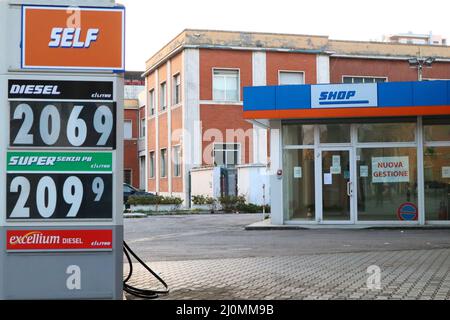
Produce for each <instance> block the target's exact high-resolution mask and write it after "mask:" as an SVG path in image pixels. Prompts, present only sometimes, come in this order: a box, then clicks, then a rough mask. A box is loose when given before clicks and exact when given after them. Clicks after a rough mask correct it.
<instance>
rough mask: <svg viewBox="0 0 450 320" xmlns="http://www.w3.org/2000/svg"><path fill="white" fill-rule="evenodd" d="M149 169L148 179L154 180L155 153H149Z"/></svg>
mask: <svg viewBox="0 0 450 320" xmlns="http://www.w3.org/2000/svg"><path fill="white" fill-rule="evenodd" d="M149 161H150V168H149V173H148V175H149V177H150V179H154V178H155V152H153V151H152V152H150V159H149Z"/></svg>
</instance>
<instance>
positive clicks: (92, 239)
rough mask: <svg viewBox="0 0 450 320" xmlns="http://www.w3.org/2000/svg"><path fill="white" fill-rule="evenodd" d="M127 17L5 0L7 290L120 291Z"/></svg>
mask: <svg viewBox="0 0 450 320" xmlns="http://www.w3.org/2000/svg"><path fill="white" fill-rule="evenodd" d="M30 2H32V5H28V3H30ZM69 4H70V7H69ZM44 20H45V22H46V23H45V24H43V23H42V21H44ZM61 21H67V25H66V26H64V25H61ZM80 21H86V23H83V24H81V22H80ZM92 21H95V28H86V27H84V26H86V25H92V23H91V22H92ZM124 21H125V8H124V7H122V6H116V5H115V4H114V1H110V0H95V1H87V0H75V1H67V0H57V1H50V0H35V1H29V0H23V1H22V0H16V1H9V0H0V48H7V50H3V51H2V54H1V55H0V102H1V105H2V106H3V108H4V109H3V113H4V116H3V117H0V128H2V132H1V134H0V206H1V207H0V212H1V215H0V269H1V272H0V299H10V300H23V299H32V300H35V299H39V300H41V299H58V300H60V299H122V298H123V251H122V250H123V210H122V209H123V203H122V194H123V192H122V188H123V187H122V186H123V172H122V171H123V170H122V168H123V143H122V141H123V126H122V125H120V124H121V123H123V108H122V106H123V88H124V83H123V82H124V81H123V72H124V71H125V64H124V57H125V51H124V44H125V34H124V27H125V26H124ZM74 24H75V26H77V27H76V28H75V27H74ZM36 30H39V32H38V33H36ZM106 48H108V50H107V52H106ZM75 53H76V54H75ZM106 56H107V59H106V58H105V57H106Z"/></svg>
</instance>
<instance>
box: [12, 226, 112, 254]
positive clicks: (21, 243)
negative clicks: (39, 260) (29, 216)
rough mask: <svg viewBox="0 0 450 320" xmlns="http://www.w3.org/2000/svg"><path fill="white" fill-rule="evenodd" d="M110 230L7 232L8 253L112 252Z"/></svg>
mask: <svg viewBox="0 0 450 320" xmlns="http://www.w3.org/2000/svg"><path fill="white" fill-rule="evenodd" d="M112 242H113V232H112V230H9V231H8V232H7V234H6V248H7V250H8V251H40V250H51V251H57V250H87V251H90V250H112V248H113V246H112Z"/></svg>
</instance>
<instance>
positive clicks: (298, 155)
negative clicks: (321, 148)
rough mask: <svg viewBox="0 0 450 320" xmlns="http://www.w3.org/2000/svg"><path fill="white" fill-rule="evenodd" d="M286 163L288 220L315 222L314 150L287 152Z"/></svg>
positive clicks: (285, 201) (285, 194)
mask: <svg viewBox="0 0 450 320" xmlns="http://www.w3.org/2000/svg"><path fill="white" fill-rule="evenodd" d="M284 161H285V163H284V167H285V168H286V174H285V183H286V186H289V187H288V188H287V189H286V192H285V193H284V197H285V199H284V203H285V204H286V206H287V210H286V212H287V216H286V218H287V220H297V219H299V220H308V221H315V219H316V206H315V198H314V189H315V179H314V149H309V150H308V149H306V150H286V151H285V157H284Z"/></svg>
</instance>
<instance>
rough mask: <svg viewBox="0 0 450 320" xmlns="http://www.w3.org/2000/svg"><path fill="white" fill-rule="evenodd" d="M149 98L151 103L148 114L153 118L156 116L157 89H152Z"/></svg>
mask: <svg viewBox="0 0 450 320" xmlns="http://www.w3.org/2000/svg"><path fill="white" fill-rule="evenodd" d="M148 94H149V97H148V101H149V108H148V112H149V116H150V117H153V116H155V102H156V101H155V88H152V89H150V90H149V91H148Z"/></svg>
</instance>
